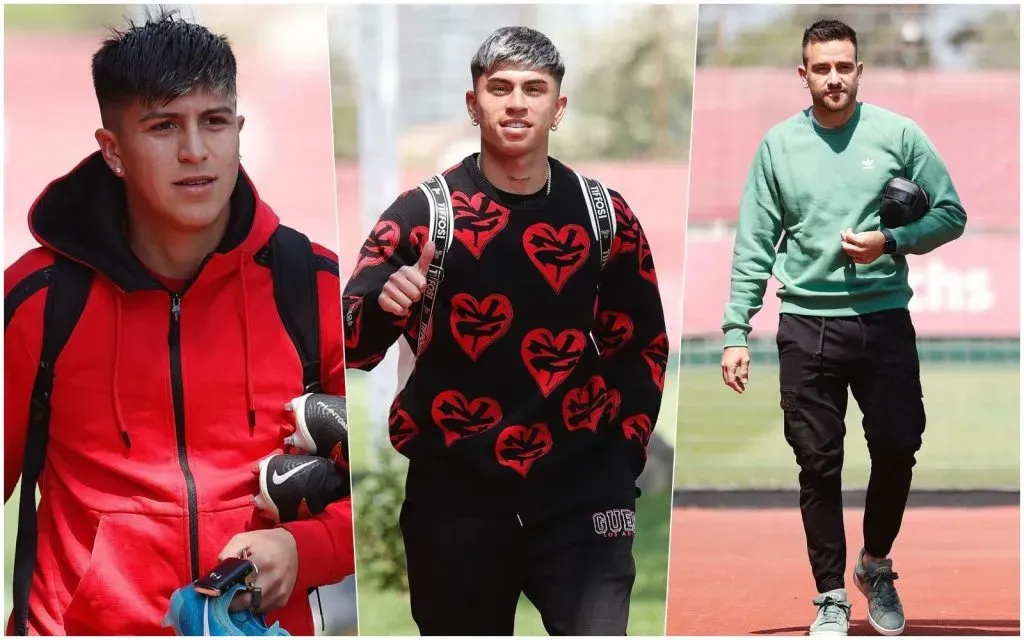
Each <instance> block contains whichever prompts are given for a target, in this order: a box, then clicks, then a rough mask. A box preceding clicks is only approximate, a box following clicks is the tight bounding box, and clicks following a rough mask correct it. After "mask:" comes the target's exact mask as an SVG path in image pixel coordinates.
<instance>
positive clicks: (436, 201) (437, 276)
mask: <svg viewBox="0 0 1024 640" xmlns="http://www.w3.org/2000/svg"><path fill="white" fill-rule="evenodd" d="M420 190H422V191H423V193H424V194H425V195H426V196H427V204H428V206H429V207H430V228H429V231H430V240H433V241H434V249H435V250H434V259H433V261H432V262H431V263H430V267H428V268H427V288H426V289H425V290H424V291H423V306H422V307H421V308H420V326H419V330H418V331H417V332H416V355H419V354H420V352H421V351H422V350H423V344H424V340H426V337H427V327H428V326H430V314H431V313H433V311H434V303H435V302H436V300H437V289H438V287H439V286H440V284H441V281H442V280H444V258H445V255H447V253H448V249H450V248H451V246H452V239H453V238H454V237H455V233H454V231H455V229H454V226H455V219H454V216H453V214H452V194H451V192H450V191H449V190H448V183H447V182H446V181H445V179H444V176H443V175H441V174H438V175H436V176H433V177H431V178H429V179H428V180H425V181H424V182H423V183H422V184H421V185H420Z"/></svg>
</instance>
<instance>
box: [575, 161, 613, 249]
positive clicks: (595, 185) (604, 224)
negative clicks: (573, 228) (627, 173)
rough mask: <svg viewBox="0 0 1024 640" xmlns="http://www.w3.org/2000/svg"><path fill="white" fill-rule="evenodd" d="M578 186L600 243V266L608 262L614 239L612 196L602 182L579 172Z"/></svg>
mask: <svg viewBox="0 0 1024 640" xmlns="http://www.w3.org/2000/svg"><path fill="white" fill-rule="evenodd" d="M576 175H577V177H579V179H580V188H582V189H583V195H584V198H585V200H586V201H587V213H589V214H590V225H591V227H592V228H593V229H594V236H595V237H597V241H598V243H599V244H600V245H601V268H602V269H603V268H604V266H605V265H606V264H608V258H609V257H610V256H611V252H612V241H613V240H614V239H615V212H614V211H613V209H612V196H611V194H610V193H609V192H608V188H607V187H605V186H604V185H603V184H601V183H600V182H598V181H597V180H594V179H593V178H588V177H586V176H584V175H583V174H581V173H577V174H576Z"/></svg>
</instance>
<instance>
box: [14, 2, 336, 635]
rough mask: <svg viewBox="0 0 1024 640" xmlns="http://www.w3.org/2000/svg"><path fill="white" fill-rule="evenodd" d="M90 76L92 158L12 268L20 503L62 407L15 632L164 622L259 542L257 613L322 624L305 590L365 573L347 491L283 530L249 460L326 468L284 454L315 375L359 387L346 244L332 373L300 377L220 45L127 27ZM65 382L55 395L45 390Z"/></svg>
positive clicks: (47, 207) (150, 630)
mask: <svg viewBox="0 0 1024 640" xmlns="http://www.w3.org/2000/svg"><path fill="white" fill-rule="evenodd" d="M92 68H93V80H94V85H95V90H96V96H97V99H98V102H99V106H100V112H101V116H102V128H101V129H99V130H98V131H97V132H96V140H97V142H98V143H99V151H98V152H96V153H94V154H92V155H90V156H89V157H87V158H85V159H84V160H83V161H82V162H81V163H80V164H79V165H78V166H77V167H76V168H75V169H73V170H72V171H71V172H70V173H68V174H67V175H65V176H64V177H62V178H58V179H57V180H55V181H54V182H52V183H51V184H50V185H49V186H48V187H47V188H46V189H45V191H44V192H43V193H42V194H41V195H40V196H39V198H38V199H37V201H36V203H35V204H34V205H33V207H32V209H31V211H30V212H29V225H30V227H31V230H32V233H33V235H34V237H35V238H36V240H37V241H38V242H39V243H40V244H41V245H42V246H41V247H40V248H36V249H33V250H31V251H29V252H28V253H26V254H25V255H23V256H22V257H21V258H19V259H18V260H17V262H15V263H14V264H13V265H11V266H10V267H9V268H8V269H7V270H6V271H5V274H4V297H5V299H4V308H5V332H4V345H5V362H4V371H5V389H4V399H5V407H4V412H5V413H4V443H5V448H4V462H5V477H4V499H5V500H7V499H9V498H10V497H11V494H12V492H13V490H14V487H15V485H16V484H17V482H18V480H19V477H21V475H22V469H23V462H26V464H27V460H28V458H27V457H23V456H25V451H26V440H29V441H31V440H32V438H33V437H34V434H33V432H32V431H31V430H32V429H34V428H37V427H38V425H39V420H38V418H39V415H38V412H37V411H36V406H37V402H38V399H39V398H40V397H42V398H43V399H44V400H45V401H46V402H47V403H48V405H49V416H48V420H47V421H44V422H43V426H44V428H48V442H47V443H46V445H45V464H44V466H43V468H42V473H41V475H40V476H39V478H38V485H39V490H40V494H41V501H40V505H39V509H38V534H37V535H36V536H30V537H31V538H32V540H29V541H27V542H34V543H35V561H34V563H31V567H30V570H31V571H32V573H31V580H30V581H29V584H28V587H29V589H28V590H27V593H26V596H27V603H25V604H23V605H22V606H20V607H19V604H18V602H17V599H18V596H19V594H18V593H17V591H18V589H15V591H16V594H15V596H16V603H15V614H14V615H13V616H12V619H11V620H10V623H9V625H10V626H9V628H8V631H9V632H12V630H13V632H17V633H31V634H41V635H42V634H46V635H50V634H67V635H94V634H99V635H155V634H166V633H170V629H167V628H164V627H162V625H161V622H162V621H163V618H164V616H165V614H166V613H167V611H168V601H169V598H170V596H171V594H172V592H174V591H175V590H176V589H178V588H179V587H182V586H183V585H187V584H189V583H191V582H192V581H194V580H196V579H198V578H200V577H202V575H203V574H205V573H206V572H208V571H210V569H212V568H213V567H214V566H216V565H217V564H218V562H219V561H220V560H222V559H223V558H226V557H228V556H237V555H244V556H246V557H248V558H249V559H250V560H251V561H252V562H253V563H254V564H255V565H256V567H257V568H258V577H257V580H256V585H257V586H258V587H260V590H261V593H262V602H261V603H259V604H257V605H256V610H257V611H259V612H261V613H263V612H266V613H267V618H268V620H270V621H274V622H280V624H281V626H282V627H283V628H284V629H286V630H287V631H289V632H290V633H292V634H294V635H311V634H312V633H313V630H314V629H313V617H312V615H311V611H310V605H309V599H308V592H309V590H310V589H312V588H314V587H317V586H321V585H326V584H332V583H336V582H338V581H340V580H341V579H343V578H344V577H346V576H347V575H350V574H351V573H353V571H354V560H353V551H352V527H351V506H350V502H349V500H348V499H347V497H343V498H342V499H340V500H335V501H333V502H331V504H329V505H327V506H326V508H324V505H323V504H320V505H319V506H318V507H317V508H315V509H312V511H314V512H316V513H312V514H311V513H309V511H310V509H309V508H308V505H305V504H304V503H303V507H304V508H298V509H296V505H295V504H292V505H291V508H290V509H287V508H286V507H287V505H283V504H277V505H274V506H275V507H276V511H275V513H277V515H278V516H281V515H282V514H283V513H284V512H285V511H288V510H290V511H291V512H292V513H293V515H294V514H295V512H296V511H297V512H298V513H304V515H307V516H308V517H306V518H304V519H301V520H295V521H292V522H287V523H285V524H280V525H279V526H274V525H275V522H273V521H270V520H268V519H266V518H265V517H264V516H263V514H262V513H261V512H260V511H258V510H257V509H256V506H255V504H254V503H255V500H254V495H256V494H259V493H260V486H259V485H260V482H259V479H260V478H259V477H258V474H254V466H255V465H257V463H259V462H260V461H261V460H267V459H268V457H271V458H270V459H271V460H277V461H279V462H280V464H277V466H274V465H269V466H268V465H267V464H266V463H264V464H263V468H262V473H263V474H264V475H270V474H269V473H268V469H273V470H274V476H275V477H276V479H277V480H281V478H289V479H292V480H294V481H302V480H303V478H305V479H306V480H308V479H309V477H310V472H311V471H312V470H313V469H314V468H315V467H317V465H316V464H314V463H312V462H309V463H307V462H302V463H301V464H295V461H294V460H288V459H287V458H288V456H287V455H284V454H283V453H282V451H283V450H284V448H285V439H286V438H287V439H289V440H292V439H295V438H297V437H298V435H301V434H296V425H295V417H294V416H293V414H292V412H291V411H289V410H288V409H286V405H291V406H294V405H293V403H292V401H293V400H294V399H296V398H304V397H305V396H306V392H307V391H308V387H307V386H306V385H305V384H304V374H307V375H312V376H315V377H317V378H318V379H319V383H318V384H320V385H321V387H322V388H321V391H322V392H323V393H325V394H330V395H332V396H343V395H344V393H345V387H344V379H345V376H344V358H343V348H342V339H341V325H340V319H339V318H340V306H341V305H340V283H339V280H338V272H337V268H338V267H337V259H336V256H335V255H334V254H333V253H331V252H330V251H329V250H327V249H325V248H324V247H322V246H319V245H316V244H313V245H312V248H311V250H312V255H311V256H310V257H309V263H310V264H312V265H315V267H314V268H311V269H309V270H308V273H309V281H310V284H309V290H310V291H315V292H316V297H317V299H318V308H315V309H313V310H312V311H311V312H310V315H312V316H313V317H316V314H318V315H319V331H318V332H316V331H314V332H313V333H317V334H318V335H316V336H315V338H316V339H317V340H318V342H319V345H320V346H319V348H318V349H317V350H316V352H315V354H313V358H314V361H316V362H318V363H319V366H318V367H317V370H316V371H312V372H309V371H303V366H302V362H301V361H300V357H299V354H298V352H297V349H298V347H297V346H296V343H295V342H293V339H292V336H290V334H289V331H288V330H287V329H286V326H285V324H284V323H283V321H282V318H283V315H282V314H283V313H285V312H287V311H288V310H287V309H285V310H280V311H279V309H278V307H277V303H278V302H279V301H280V298H279V296H278V295H277V294H278V293H279V292H276V291H275V282H274V278H273V277H272V268H271V267H272V263H273V262H274V261H275V260H284V259H285V258H287V256H285V255H282V254H279V253H278V252H277V251H278V250H277V248H276V247H279V246H281V245H279V244H275V238H280V237H282V235H281V234H288V233H289V231H290V230H288V229H286V228H285V227H283V225H280V224H279V220H278V218H277V216H276V215H275V214H274V212H273V211H271V209H270V207H269V206H268V205H267V204H266V203H264V202H262V201H261V200H260V198H259V196H258V195H257V193H256V190H255V187H254V186H253V184H252V182H251V181H250V179H249V177H248V176H247V175H246V174H245V172H244V171H243V170H242V168H241V167H240V162H239V161H240V157H239V133H240V131H241V130H242V125H243V123H244V119H243V117H242V116H241V115H238V114H237V113H236V88H235V81H236V64H235V58H234V55H233V53H232V51H231V48H230V46H229V44H228V42H227V40H226V39H225V38H223V37H220V36H217V35H214V34H212V33H211V32H210V31H208V30H207V29H206V28H204V27H202V26H200V25H195V24H190V23H188V22H186V21H183V20H180V19H177V18H175V17H174V16H173V15H168V14H165V15H161V16H159V17H157V18H152V19H149V20H147V21H146V22H145V23H144V24H141V25H132V26H131V28H129V29H127V30H126V31H124V32H119V33H115V34H114V35H113V37H111V38H110V39H108V40H107V41H105V42H104V43H103V45H102V46H101V47H100V49H99V50H98V51H97V52H96V54H95V56H94V58H93V65H92ZM323 215H333V212H327V211H325V212H323ZM291 234H292V236H291V237H295V235H296V234H295V232H291ZM305 246H306V247H307V249H308V248H309V244H308V243H307V244H306V245H305ZM307 255H308V251H307ZM69 264H70V265H72V268H74V269H78V270H80V271H81V270H83V269H85V270H86V271H85V272H86V273H87V274H88V276H89V278H90V279H89V280H88V283H89V284H87V288H86V289H85V290H86V291H87V292H88V293H87V297H86V298H85V303H84V307H83V308H82V311H81V314H80V316H78V320H77V323H76V324H75V325H74V329H73V331H72V332H71V334H70V337H69V338H68V340H67V342H66V343H65V345H64V347H63V349H62V350H61V351H60V355H59V358H58V359H57V360H56V362H55V363H54V362H46V361H45V360H44V358H42V356H41V349H42V346H43V339H44V331H43V328H44V320H45V321H46V326H47V327H50V326H51V323H50V321H51V318H49V317H47V316H46V315H45V310H46V309H47V298H48V296H52V295H56V294H54V292H53V289H54V287H67V286H70V285H69V281H68V280H66V279H64V278H65V275H64V274H66V273H68V270H67V269H68V268H69V267H62V266H61V265H69ZM62 269H63V271H62ZM276 272H277V271H275V273H276ZM55 274H59V275H55ZM314 279H315V284H314ZM48 330H49V329H48ZM51 375H52V391H50V392H49V393H45V394H41V395H40V394H37V393H33V386H34V385H35V384H36V381H37V380H39V379H41V378H47V377H48V376H51ZM30 399H31V400H30ZM30 405H31V406H30ZM313 435H314V437H315V436H316V434H313ZM327 464H331V463H329V462H328V463H327ZM300 467H301V468H302V471H303V472H302V473H300V472H299V471H295V469H299V468H300ZM331 468H332V469H333V465H331ZM285 470H287V471H285ZM282 471H284V472H282ZM27 473H28V471H27V470H26V474H27ZM319 474H320V475H319V479H320V480H321V481H323V479H324V477H325V476H324V472H323V469H322V468H320V471H319ZM264 481H265V478H264ZM332 483H333V484H332V486H333V489H332V491H334V489H337V488H338V487H339V486H340V484H341V483H340V482H339V481H337V480H336V479H335V480H333V481H332ZM321 484H322V482H321ZM344 485H345V486H344V490H343V491H340V492H336V495H335V496H334V497H337V495H341V494H344V495H345V496H347V493H348V488H347V485H348V482H347V478H346V479H345V481H344ZM273 486H278V485H273ZM281 486H283V485H281ZM278 488H280V487H278ZM264 493H266V492H265V491H264ZM304 497H305V496H304ZM271 498H273V495H271ZM30 500H31V494H29V501H30ZM22 501H23V503H24V502H26V499H25V497H24V494H23V498H22ZM328 501H329V500H328ZM312 502H314V501H311V504H312ZM22 513H23V517H22V520H25V519H28V520H32V521H33V522H35V519H32V518H25V517H24V515H25V512H24V511H23V512H22ZM29 513H31V511H30V512H29ZM19 524H21V523H19ZM21 543H22V541H20V540H19V547H20V546H21ZM19 551H20V549H19ZM242 600H243V599H241V598H240V599H239V601H238V602H237V603H236V608H238V607H244V606H247V605H249V604H251V603H250V602H249V601H248V600H247V599H246V601H245V602H242ZM26 605H27V606H26ZM19 609H20V611H19Z"/></svg>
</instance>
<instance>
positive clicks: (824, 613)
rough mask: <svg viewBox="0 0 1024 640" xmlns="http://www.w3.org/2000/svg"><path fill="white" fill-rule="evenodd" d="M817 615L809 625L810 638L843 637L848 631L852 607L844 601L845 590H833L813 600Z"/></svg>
mask: <svg viewBox="0 0 1024 640" xmlns="http://www.w3.org/2000/svg"><path fill="white" fill-rule="evenodd" d="M814 606H816V607H818V615H817V616H816V617H815V618H814V622H813V623H812V624H811V628H810V634H811V635H812V636H845V635H846V634H847V633H848V632H849V631H850V611H851V610H852V609H853V605H852V604H850V601H849V600H847V599H846V589H833V590H832V591H827V592H825V593H823V594H821V595H819V596H818V597H817V598H815V599H814Z"/></svg>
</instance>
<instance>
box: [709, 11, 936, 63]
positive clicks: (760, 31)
mask: <svg viewBox="0 0 1024 640" xmlns="http://www.w3.org/2000/svg"><path fill="white" fill-rule="evenodd" d="M740 9H741V8H737V7H732V6H727V5H723V6H720V7H715V10H714V11H713V12H712V13H711V14H710V15H711V18H710V19H709V20H707V21H706V22H705V21H703V20H702V24H701V26H700V36H701V43H700V45H701V46H700V47H699V49H700V52H699V54H698V64H700V65H702V66H704V65H707V66H716V67H795V66H796V65H799V64H800V63H801V61H802V60H801V55H800V54H801V51H800V42H801V40H802V39H803V33H804V30H805V29H806V28H807V27H808V26H810V25H811V24H813V23H814V22H816V21H817V20H822V19H828V18H832V19H837V20H842V21H843V22H845V23H846V24H849V25H850V26H851V27H853V29H854V30H855V31H856V32H857V45H858V52H857V56H858V58H859V59H860V60H861V61H862V62H864V64H865V65H867V66H870V67H918V68H921V67H930V66H931V65H932V60H933V56H932V51H931V47H932V43H931V39H930V38H931V36H930V35H929V34H928V33H926V32H924V30H923V28H922V29H921V31H920V40H919V41H917V42H908V41H905V40H904V36H905V35H909V34H904V33H903V29H904V27H905V26H907V25H909V24H911V23H916V24H917V25H923V24H924V23H925V22H926V21H927V16H928V11H930V7H928V6H927V5H834V6H830V7H829V10H828V11H822V8H820V7H818V6H815V5H795V6H793V7H792V8H791V9H790V10H789V11H787V12H785V13H783V14H782V15H780V16H778V17H777V18H775V19H773V20H771V21H769V22H767V23H766V24H764V25H759V26H757V27H753V28H748V29H744V30H742V31H740V32H739V33H738V34H737V35H736V37H735V38H733V39H732V40H731V41H729V42H726V40H725V24H724V22H725V21H726V20H728V19H729V17H730V15H731V12H732V11H736V10H740ZM702 11H703V8H702Z"/></svg>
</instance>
